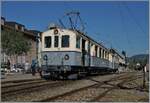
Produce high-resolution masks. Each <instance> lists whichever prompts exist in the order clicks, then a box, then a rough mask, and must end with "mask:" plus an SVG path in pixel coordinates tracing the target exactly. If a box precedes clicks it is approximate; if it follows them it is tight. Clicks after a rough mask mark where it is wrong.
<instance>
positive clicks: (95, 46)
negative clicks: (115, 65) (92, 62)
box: [95, 46, 97, 57]
mask: <svg viewBox="0 0 150 103" xmlns="http://www.w3.org/2000/svg"><path fill="white" fill-rule="evenodd" d="M95 56H96V57H97V46H95Z"/></svg>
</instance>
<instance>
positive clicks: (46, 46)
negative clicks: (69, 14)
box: [45, 36, 51, 48]
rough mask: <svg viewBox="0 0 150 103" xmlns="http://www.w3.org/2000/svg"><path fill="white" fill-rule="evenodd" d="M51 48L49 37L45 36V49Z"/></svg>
mask: <svg viewBox="0 0 150 103" xmlns="http://www.w3.org/2000/svg"><path fill="white" fill-rule="evenodd" d="M50 47H51V36H46V37H45V48H50Z"/></svg>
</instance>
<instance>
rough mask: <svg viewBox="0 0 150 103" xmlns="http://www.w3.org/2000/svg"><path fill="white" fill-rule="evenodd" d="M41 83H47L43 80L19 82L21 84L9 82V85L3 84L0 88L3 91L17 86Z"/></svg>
mask: <svg viewBox="0 0 150 103" xmlns="http://www.w3.org/2000/svg"><path fill="white" fill-rule="evenodd" d="M42 82H47V81H45V80H41V79H39V80H33V81H32V80H30V81H21V82H16V83H14V82H10V83H4V84H2V85H1V88H2V89H5V88H10V87H17V86H24V85H29V84H33V83H42Z"/></svg>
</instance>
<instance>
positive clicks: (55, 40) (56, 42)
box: [54, 36, 59, 47]
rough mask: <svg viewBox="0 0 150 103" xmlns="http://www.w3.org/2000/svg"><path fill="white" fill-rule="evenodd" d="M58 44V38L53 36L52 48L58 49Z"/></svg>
mask: <svg viewBox="0 0 150 103" xmlns="http://www.w3.org/2000/svg"><path fill="white" fill-rule="evenodd" d="M58 43H59V37H58V36H54V47H58Z"/></svg>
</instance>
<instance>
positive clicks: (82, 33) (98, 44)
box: [69, 29, 109, 51]
mask: <svg viewBox="0 0 150 103" xmlns="http://www.w3.org/2000/svg"><path fill="white" fill-rule="evenodd" d="M69 30H70V29H69ZM71 31H76V32H78V33H79V34H81V35H83V36H85V37H86V38H88V39H90V40H91V41H92V42H94V43H96V44H98V45H100V46H102V47H103V48H104V49H106V50H108V51H109V49H108V48H106V47H105V46H104V45H102V44H101V43H98V42H97V41H95V40H94V39H92V38H91V37H89V36H87V35H86V34H85V33H83V32H81V31H79V30H71Z"/></svg>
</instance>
